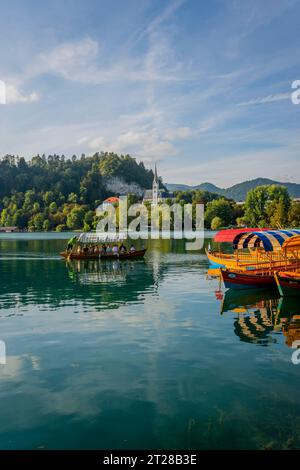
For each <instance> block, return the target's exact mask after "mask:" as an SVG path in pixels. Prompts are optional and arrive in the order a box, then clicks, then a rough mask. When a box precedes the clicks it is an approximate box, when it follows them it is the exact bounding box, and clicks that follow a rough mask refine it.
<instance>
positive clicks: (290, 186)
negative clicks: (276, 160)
mask: <svg viewBox="0 0 300 470" xmlns="http://www.w3.org/2000/svg"><path fill="white" fill-rule="evenodd" d="M271 184H279V185H281V186H285V187H286V188H287V190H288V192H289V194H290V196H291V197H297V198H300V184H297V183H280V182H279V181H274V180H270V179H268V178H256V179H254V180H250V181H244V182H243V183H238V184H235V185H234V186H231V187H230V188H224V189H223V188H218V186H215V185H214V184H211V183H202V184H198V185H197V186H188V185H186V184H165V186H166V187H167V188H168V190H169V191H189V190H195V189H202V190H203V191H209V192H211V193H216V194H220V195H221V196H225V197H227V198H229V199H234V200H235V201H245V199H246V196H247V193H248V191H250V189H253V188H256V187H257V186H263V185H271Z"/></svg>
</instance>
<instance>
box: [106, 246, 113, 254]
mask: <svg viewBox="0 0 300 470" xmlns="http://www.w3.org/2000/svg"><path fill="white" fill-rule="evenodd" d="M106 253H112V248H111V246H110V245H107V248H106Z"/></svg>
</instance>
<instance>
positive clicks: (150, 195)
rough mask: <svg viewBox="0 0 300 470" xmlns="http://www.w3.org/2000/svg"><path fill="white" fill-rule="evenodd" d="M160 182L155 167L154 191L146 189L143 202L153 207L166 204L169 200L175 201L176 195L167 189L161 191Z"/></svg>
mask: <svg viewBox="0 0 300 470" xmlns="http://www.w3.org/2000/svg"><path fill="white" fill-rule="evenodd" d="M159 186H160V180H159V178H158V176H157V168H156V165H155V171H154V179H153V184H152V189H146V191H145V192H144V196H143V202H150V203H151V204H152V206H157V205H158V204H159V203H164V202H166V200H167V199H174V194H173V193H170V192H169V191H167V190H166V189H160V187H159Z"/></svg>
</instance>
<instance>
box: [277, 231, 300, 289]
mask: <svg viewBox="0 0 300 470" xmlns="http://www.w3.org/2000/svg"><path fill="white" fill-rule="evenodd" d="M283 250H284V251H285V253H286V254H292V255H293V256H294V257H295V258H297V259H299V258H300V257H299V255H300V236H296V237H293V238H290V239H289V240H287V241H286V242H285V244H284V246H283ZM275 281H276V284H277V287H278V290H279V292H280V295H282V296H294V295H299V294H300V263H299V265H298V266H297V267H296V268H295V269H294V270H292V271H291V270H290V269H288V270H286V269H282V270H278V271H277V272H276V273H275Z"/></svg>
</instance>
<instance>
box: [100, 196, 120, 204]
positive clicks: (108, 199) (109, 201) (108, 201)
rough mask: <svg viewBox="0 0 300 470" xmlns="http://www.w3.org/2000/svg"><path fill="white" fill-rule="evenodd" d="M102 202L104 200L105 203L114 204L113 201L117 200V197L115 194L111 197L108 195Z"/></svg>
mask: <svg viewBox="0 0 300 470" xmlns="http://www.w3.org/2000/svg"><path fill="white" fill-rule="evenodd" d="M103 202H106V203H107V204H114V203H115V202H119V198H118V197H115V196H112V197H108V198H107V199H105V201H103Z"/></svg>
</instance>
